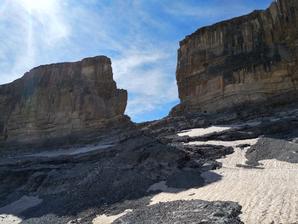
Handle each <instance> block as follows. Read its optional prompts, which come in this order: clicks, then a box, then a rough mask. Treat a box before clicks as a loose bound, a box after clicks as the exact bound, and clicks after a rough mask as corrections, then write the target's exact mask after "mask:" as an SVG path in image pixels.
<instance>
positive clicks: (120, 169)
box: [0, 108, 298, 224]
mask: <svg viewBox="0 0 298 224" xmlns="http://www.w3.org/2000/svg"><path fill="white" fill-rule="evenodd" d="M297 115H298V110H296V109H295V108H286V109H283V110H276V111H273V112H272V113H270V114H265V113H264V114H258V115H253V114H252V116H249V117H248V116H243V117H242V118H241V115H239V114H238V115H237V116H238V118H236V117H237V116H234V115H233V114H228V115H227V116H225V117H224V118H223V117H217V116H215V115H214V116H210V117H208V116H207V115H204V114H203V115H196V116H189V117H188V116H185V117H175V118H173V117H172V118H165V119H163V120H160V121H155V122H150V123H144V124H138V125H137V126H136V127H135V128H131V127H130V128H129V130H127V129H126V130H118V131H115V132H111V133H109V137H107V136H106V137H104V136H103V137H102V138H99V141H98V142H97V143H96V144H95V143H94V144H91V145H87V146H86V145H84V146H79V145H78V146H76V147H72V148H68V149H67V148H64V149H45V150H39V151H38V152H36V150H35V152H34V151H32V150H29V151H25V152H24V151H11V152H10V153H7V152H6V153H4V154H3V155H5V156H2V157H1V159H0V178H1V183H0V214H1V215H0V223H20V222H22V223H95V224H96V223H101V224H104V223H112V222H114V223H173V220H178V223H241V221H244V223H256V222H254V221H255V220H257V221H259V222H257V223H272V221H274V222H275V223H295V221H297V220H298V210H297V206H298V196H297V195H298V194H297V189H296V188H295V186H297V184H298V183H296V182H297V180H298V177H297V174H296V173H298V172H297V171H298V167H297V161H298V145H297V131H298V120H297ZM210 121H212V122H210ZM254 182H255V183H256V184H255V185H254V184H252V183H254ZM283 183H285V184H284V185H283ZM277 195H279V196H277ZM265 199H266V200H265ZM202 200H204V201H202ZM171 201H174V202H171ZM214 201H216V202H214ZM229 201H231V202H229ZM159 202H163V203H160V204H159ZM270 204H271V205H272V206H269V205H270ZM241 207H242V210H241ZM273 207H274V208H273ZM195 208H196V210H195ZM241 212H242V214H241V215H240V216H239V214H240V213H241ZM152 214H155V216H153V215H152ZM239 218H241V221H240V219H239ZM140 220H143V222H141V221H140Z"/></svg>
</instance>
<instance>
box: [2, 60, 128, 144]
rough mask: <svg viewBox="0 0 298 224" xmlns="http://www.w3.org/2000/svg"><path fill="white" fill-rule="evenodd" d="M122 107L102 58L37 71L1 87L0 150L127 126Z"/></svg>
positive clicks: (121, 98)
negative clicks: (111, 127)
mask: <svg viewBox="0 0 298 224" xmlns="http://www.w3.org/2000/svg"><path fill="white" fill-rule="evenodd" d="M126 103H127V92H126V90H122V89H117V87H116V83H115V81H114V80H113V73H112V67H111V60H110V59H109V58H107V57H105V56H98V57H93V58H86V59H83V60H82V61H78V62H74V63H58V64H50V65H43V66H39V67H36V68H34V69H32V70H31V71H29V72H27V73H26V74H25V75H24V76H23V77H22V78H20V79H18V80H16V81H14V82H12V83H9V84H5V85H2V86H0V146H1V145H2V146H3V145H13V144H17V145H19V146H20V145H24V144H36V143H40V144H46V143H47V142H49V143H51V144H54V142H55V141H54V140H57V141H58V139H60V140H59V141H61V142H63V143H64V142H65V141H66V140H67V139H68V140H69V139H70V138H73V139H78V137H79V138H83V136H87V135H90V134H92V135H96V134H97V131H100V130H102V129H103V128H105V127H107V126H109V127H110V126H112V125H113V124H117V125H119V126H120V125H121V124H123V123H127V122H128V120H129V119H128V118H127V117H126V116H124V111H125V108H126Z"/></svg>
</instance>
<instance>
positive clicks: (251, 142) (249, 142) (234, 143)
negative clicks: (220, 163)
mask: <svg viewBox="0 0 298 224" xmlns="http://www.w3.org/2000/svg"><path fill="white" fill-rule="evenodd" d="M257 141H258V139H256V138H254V139H244V140H236V141H219V140H214V141H213V140H211V141H194V142H189V143H187V144H189V145H222V146H226V147H236V146H238V145H246V144H247V145H254V144H256V143H257Z"/></svg>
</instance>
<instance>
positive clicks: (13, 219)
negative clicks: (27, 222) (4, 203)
mask: <svg viewBox="0 0 298 224" xmlns="http://www.w3.org/2000/svg"><path fill="white" fill-rule="evenodd" d="M22 221H23V220H22V219H20V218H19V217H17V216H14V215H8V214H1V215H0V224H19V223H21V222H22Z"/></svg>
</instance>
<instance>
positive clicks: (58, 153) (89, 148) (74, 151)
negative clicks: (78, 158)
mask: <svg viewBox="0 0 298 224" xmlns="http://www.w3.org/2000/svg"><path fill="white" fill-rule="evenodd" d="M112 146H113V145H112V144H102V145H95V146H85V147H81V148H71V149H59V150H54V151H45V152H40V153H35V154H31V155H28V156H34V157H57V156H65V155H66V156H71V155H78V154H82V153H87V152H92V151H96V150H100V149H106V148H110V147H112Z"/></svg>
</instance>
